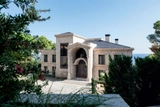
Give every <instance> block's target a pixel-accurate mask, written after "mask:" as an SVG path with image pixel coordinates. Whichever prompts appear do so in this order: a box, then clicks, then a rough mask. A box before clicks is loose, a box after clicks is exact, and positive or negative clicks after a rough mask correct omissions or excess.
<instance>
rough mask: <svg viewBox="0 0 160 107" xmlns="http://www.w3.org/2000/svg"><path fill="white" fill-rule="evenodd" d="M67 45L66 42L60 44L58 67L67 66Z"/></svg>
mask: <svg viewBox="0 0 160 107" xmlns="http://www.w3.org/2000/svg"><path fill="white" fill-rule="evenodd" d="M67 46H68V43H62V44H60V50H61V52H60V56H61V57H60V68H65V69H67V68H68V59H67Z"/></svg>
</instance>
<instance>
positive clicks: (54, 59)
mask: <svg viewBox="0 0 160 107" xmlns="http://www.w3.org/2000/svg"><path fill="white" fill-rule="evenodd" d="M52 62H56V55H55V54H54V55H52Z"/></svg>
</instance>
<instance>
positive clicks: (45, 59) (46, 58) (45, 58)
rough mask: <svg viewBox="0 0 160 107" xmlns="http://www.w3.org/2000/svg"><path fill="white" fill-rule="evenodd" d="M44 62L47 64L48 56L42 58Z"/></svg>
mask: <svg viewBox="0 0 160 107" xmlns="http://www.w3.org/2000/svg"><path fill="white" fill-rule="evenodd" d="M43 60H44V62H48V55H46V54H45V55H44V58H43Z"/></svg>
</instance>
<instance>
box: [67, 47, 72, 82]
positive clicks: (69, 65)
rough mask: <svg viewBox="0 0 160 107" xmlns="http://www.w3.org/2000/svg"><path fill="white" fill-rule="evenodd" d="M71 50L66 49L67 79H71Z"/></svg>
mask: <svg viewBox="0 0 160 107" xmlns="http://www.w3.org/2000/svg"><path fill="white" fill-rule="evenodd" d="M71 54H72V53H71V51H70V50H68V77H67V79H69V80H70V79H71V78H72V77H71V66H72V65H71Z"/></svg>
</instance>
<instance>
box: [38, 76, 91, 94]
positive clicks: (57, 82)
mask: <svg viewBox="0 0 160 107" xmlns="http://www.w3.org/2000/svg"><path fill="white" fill-rule="evenodd" d="M46 80H47V81H48V85H47V86H45V87H43V88H42V91H43V92H44V93H52V94H69V93H76V92H79V93H81V92H83V93H90V92H91V83H89V82H86V81H82V80H81V81H80V80H67V79H57V78H54V77H47V78H46ZM41 83H42V81H38V84H41Z"/></svg>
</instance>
